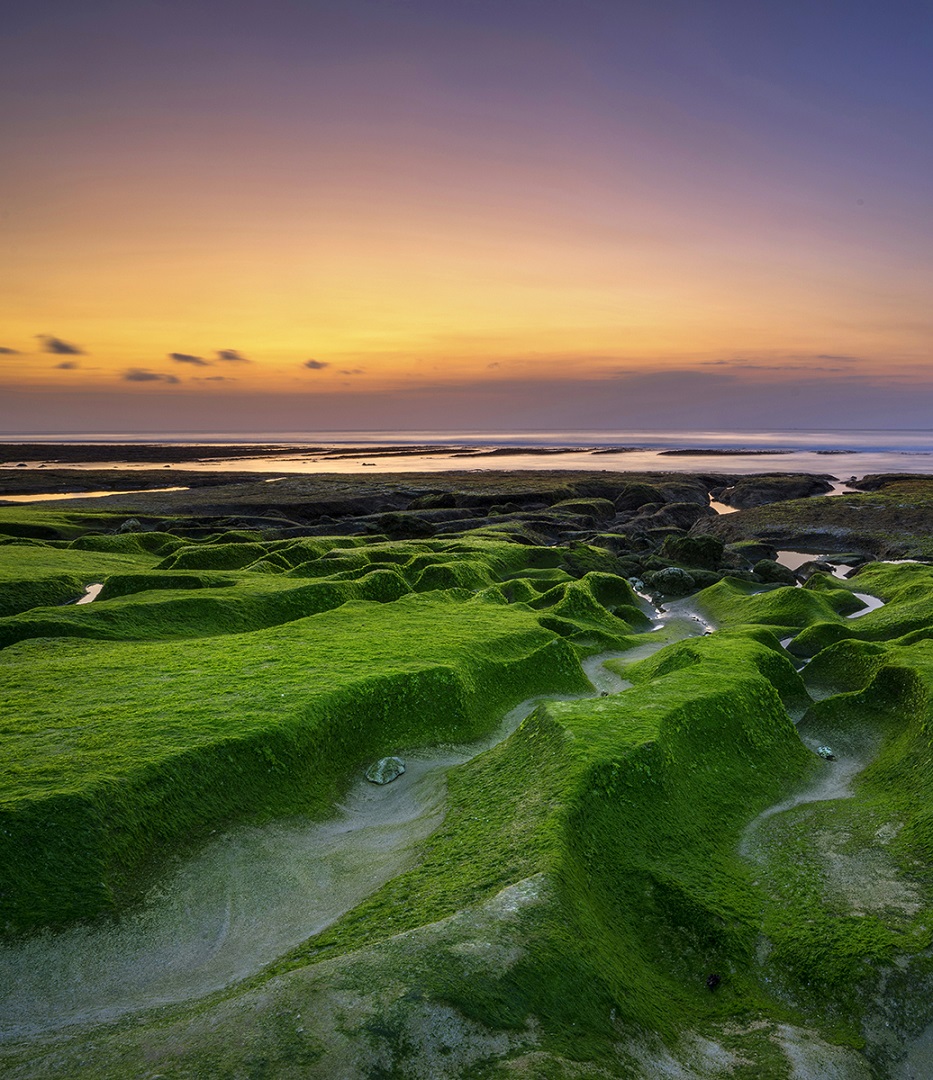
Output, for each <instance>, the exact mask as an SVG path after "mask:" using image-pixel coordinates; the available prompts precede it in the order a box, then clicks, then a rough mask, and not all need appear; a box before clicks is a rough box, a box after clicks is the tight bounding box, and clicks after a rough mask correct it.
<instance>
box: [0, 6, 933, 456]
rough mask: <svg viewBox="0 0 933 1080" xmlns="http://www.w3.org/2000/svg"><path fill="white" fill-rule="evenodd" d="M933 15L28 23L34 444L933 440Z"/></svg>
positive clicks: (16, 323) (169, 15) (370, 14)
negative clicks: (580, 432) (509, 434)
mask: <svg viewBox="0 0 933 1080" xmlns="http://www.w3.org/2000/svg"><path fill="white" fill-rule="evenodd" d="M931 300H933V6H931V5H930V4H929V3H926V2H924V3H908V2H899V0H892V2H887V3H880V2H875V3H861V2H858V0H846V2H842V3H835V2H823V0H782V2H780V3H778V2H776V0H775V2H772V0H741V2H733V0H690V2H677V0H333V2H324V0H261V2H260V0H253V2H245V0H218V2H214V0H185V2H176V0H87V2H82V0H27V2H23V0H6V2H5V3H4V4H3V8H2V13H0V433H6V434H15V433H24V434H26V433H39V432H63V433H68V432H95V431H101V432H103V431H125V432H153V433H158V432H171V431H202V432H204V433H211V432H233V433H235V432H257V431H268V432H270V433H271V432H275V431H304V430H306V431H308V432H315V431H326V430H348V429H377V430H432V431H443V430H450V431H456V430H498V431H501V430H509V429H516V430H550V429H554V430H559V429H563V430H567V429H587V428H589V429H594V430H595V429H617V428H618V429H620V430H624V429H625V428H626V427H629V428H632V427H634V428H636V429H638V430H645V429H650V428H658V429H661V428H671V427H679V428H683V429H684V430H701V429H711V428H713V429H715V428H739V429H747V430H754V429H755V428H757V427H772V428H775V427H776V428H783V429H786V428H793V427H803V428H821V427H830V428H864V427H874V428H882V427H884V428H928V427H933V363H931V359H933V356H931V352H933V302H931Z"/></svg>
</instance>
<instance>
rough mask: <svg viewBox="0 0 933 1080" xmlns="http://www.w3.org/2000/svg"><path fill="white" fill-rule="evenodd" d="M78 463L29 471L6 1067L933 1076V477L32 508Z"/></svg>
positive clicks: (359, 487) (4, 656) (4, 1007)
mask: <svg viewBox="0 0 933 1080" xmlns="http://www.w3.org/2000/svg"><path fill="white" fill-rule="evenodd" d="M270 467H271V468H274V465H270ZM77 471H78V470H73V469H55V470H49V469H46V470H44V471H43V473H42V474H41V484H40V483H39V476H38V475H37V473H34V472H32V470H29V472H30V473H31V476H27V475H26V472H27V470H20V471H19V472H15V473H14V472H13V471H12V470H0V726H2V733H3V737H2V740H0V761H2V770H0V925H2V927H3V936H2V939H0V973H2V975H3V978H2V986H3V990H2V992H0V1066H2V1070H3V1074H4V1076H9V1077H16V1078H24V1080H25V1078H46V1077H62V1076H67V1077H75V1078H88V1080H90V1078H97V1077H100V1078H114V1080H116V1078H130V1077H133V1078H136V1077H157V1076H158V1077H166V1078H167V1077H178V1078H182V1077H202V1076H212V1077H214V1076H216V1077H231V1078H233V1077H237V1078H239V1077H250V1078H251V1077H283V1078H285V1077H288V1078H291V1077H321V1078H324V1077H327V1078H330V1077H347V1078H355V1077H359V1078H364V1077H365V1078H369V1077H403V1078H408V1077H413V1078H415V1077H431V1078H434V1077H462V1076H469V1077H480V1078H482V1077H498V1076H502V1077H505V1076H527V1077H568V1078H569V1077H574V1078H576V1077H586V1078H588V1077H594V1078H595V1077H633V1078H645V1080H647V1078H655V1077H659V1076H664V1077H676V1078H680V1077H683V1078H691V1077H698V1078H714V1077H738V1078H740V1080H741V1078H748V1080H751V1078H752V1077H754V1078H762V1077H763V1078H766V1080H770V1078H773V1080H791V1078H795V1080H796V1078H801V1077H803V1078H808V1077H812V1078H826V1077H839V1078H843V1080H845V1078H867V1077H891V1078H907V1077H910V1076H915V1075H928V1074H930V1073H931V1072H933V1057H931V1055H930V1050H929V1047H930V1045H931V1043H933V1036H931V1034H930V1032H931V1031H933V1004H931V1001H933V997H931V994H930V989H931V986H933V961H931V955H933V876H931V868H933V809H931V808H933V746H931V734H930V731H931V727H930V725H931V712H933V565H930V563H931V562H933V546H931V541H930V537H931V536H933V478H931V477H923V476H911V477H903V476H897V475H884V476H882V475H878V476H869V477H865V478H863V479H861V480H859V481H857V482H855V483H853V484H851V485H849V490H848V491H846V492H844V493H842V494H833V497H832V498H826V497H824V496H825V495H827V494H832V493H833V492H834V491H838V489H839V485H838V482H837V479H836V478H835V477H833V476H831V475H828V474H824V475H819V476H814V475H809V474H799V475H789V474H775V473H767V472H764V471H763V472H762V473H760V474H754V475H749V476H743V477H742V479H741V482H736V477H735V476H730V475H729V474H728V473H724V472H694V473H684V472H677V473H674V472H671V473H610V472H604V471H598V472H597V471H593V472H581V471H574V472H570V471H560V470H551V469H536V470H535V471H534V472H508V471H487V472H482V473H479V472H470V471H462V472H459V471H458V472H448V473H436V472H435V473H426V474H423V475H422V474H418V473H411V472H406V473H399V474H385V473H380V475H378V476H375V477H374V476H370V475H365V474H364V475H362V476H350V475H347V474H340V475H336V474H335V475H327V474H318V475H314V476H294V475H293V476H283V475H281V474H280V473H274V472H270V473H269V474H268V475H264V474H250V475H245V474H242V473H236V474H233V473H230V474H225V473H221V472H214V473H211V474H209V476H207V479H204V477H205V476H206V475H207V474H200V476H201V477H202V479H200V480H198V479H194V480H192V481H191V483H190V484H189V483H187V482H186V483H184V484H182V483H180V482H179V476H178V475H177V474H179V473H181V470H173V475H172V479H173V481H175V485H176V487H175V489H174V490H164V488H165V474H162V473H160V472H158V471H155V470H151V471H145V472H143V471H140V470H137V469H134V470H132V471H131V472H127V473H125V474H123V473H119V472H118V471H113V470H111V471H109V472H108V473H107V478H108V479H107V482H108V484H109V485H110V486H114V485H118V486H121V487H122V488H123V489H124V490H123V492H122V493H117V494H113V495H108V496H103V497H95V498H87V499H81V498H68V499H60V500H54V499H52V500H43V501H41V502H36V503H34V504H31V503H28V502H21V501H17V502H10V503H8V504H7V505H3V492H8V493H10V494H16V495H29V493H30V492H29V484H30V482H32V484H33V488H34V490H35V489H36V488H39V487H42V488H45V489H46V490H45V492H44V493H45V494H50V493H51V494H54V493H55V491H56V490H57V491H59V492H63V493H64V492H74V491H75V490H78V489H80V484H77V487H76V476H75V473H76V472H77ZM7 473H9V476H10V477H11V479H9V480H8V479H7V475H6V474H7ZM50 474H51V475H50ZM14 478H15V479H14ZM159 481H161V483H159ZM270 481H274V482H270ZM96 482H97V477H96V476H91V477H90V478H88V475H87V471H85V472H84V473H83V479H82V481H81V483H83V484H85V485H90V484H94V483H96ZM4 485H6V486H4ZM55 485H59V486H58V487H57V489H56V488H55ZM49 488H51V489H52V490H51V491H49V490H48V489H49ZM182 488H184V489H182ZM97 489H98V488H97V487H92V488H90V490H94V491H96V490H97ZM714 504H719V505H721V506H724V507H727V508H728V509H729V510H731V511H733V512H730V513H728V514H720V513H717V511H716V509H715V508H714ZM780 552H793V553H797V554H799V555H800V558H796V557H795V558H794V559H793V560H792V561H793V563H794V565H793V568H791V567H790V566H788V565H785V564H786V563H787V562H788V560H787V559H786V558H785V559H784V562H783V563H782V562H781V561H779V559H780V558H782V557H783V556H781V555H779V553H780ZM808 553H809V554H810V555H811V558H810V559H809V561H807V560H806V558H805V556H806V555H807V554H808ZM92 586H95V587H96V586H100V588H97V589H95V590H94V591H93V592H92V591H89V590H90V587H92ZM79 601H81V602H79ZM387 756H399V757H400V758H401V759H402V760H403V761H404V762H405V763H406V771H405V773H404V774H403V775H401V776H400V777H399V778H398V779H397V780H394V781H393V782H392V783H390V784H387V785H385V786H384V787H377V786H374V785H372V784H369V783H367V781H366V780H365V778H364V773H365V771H366V769H367V768H368V767H369V766H371V765H372V764H373V763H374V762H375V761H377V760H379V759H381V758H384V757H387Z"/></svg>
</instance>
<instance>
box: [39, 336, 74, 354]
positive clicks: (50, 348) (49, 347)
mask: <svg viewBox="0 0 933 1080" xmlns="http://www.w3.org/2000/svg"><path fill="white" fill-rule="evenodd" d="M36 337H37V338H38V339H39V342H40V343H41V345H42V351H43V352H48V353H55V354H56V355H58V356H83V355H84V349H81V348H79V347H78V346H77V345H73V344H72V343H71V342H70V341H62V339H61V338H60V337H55V336H54V334H36Z"/></svg>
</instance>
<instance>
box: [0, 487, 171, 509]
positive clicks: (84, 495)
mask: <svg viewBox="0 0 933 1080" xmlns="http://www.w3.org/2000/svg"><path fill="white" fill-rule="evenodd" d="M188 490H189V488H186V487H164V488H138V489H136V490H133V491H124V490H122V489H120V490H116V491H58V492H52V493H44V494H42V495H0V505H2V504H3V503H32V502H51V501H52V500H54V499H104V498H106V497H107V496H108V495H156V494H160V493H161V492H165V491H188Z"/></svg>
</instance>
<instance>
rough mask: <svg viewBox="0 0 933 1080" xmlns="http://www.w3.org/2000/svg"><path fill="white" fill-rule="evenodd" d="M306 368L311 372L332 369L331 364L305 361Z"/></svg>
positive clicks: (319, 361) (320, 361)
mask: <svg viewBox="0 0 933 1080" xmlns="http://www.w3.org/2000/svg"><path fill="white" fill-rule="evenodd" d="M304 366H305V367H306V368H310V369H311V371H321V370H323V369H324V368H326V367H330V364H326V363H324V361H323V360H305V364H304Z"/></svg>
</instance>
